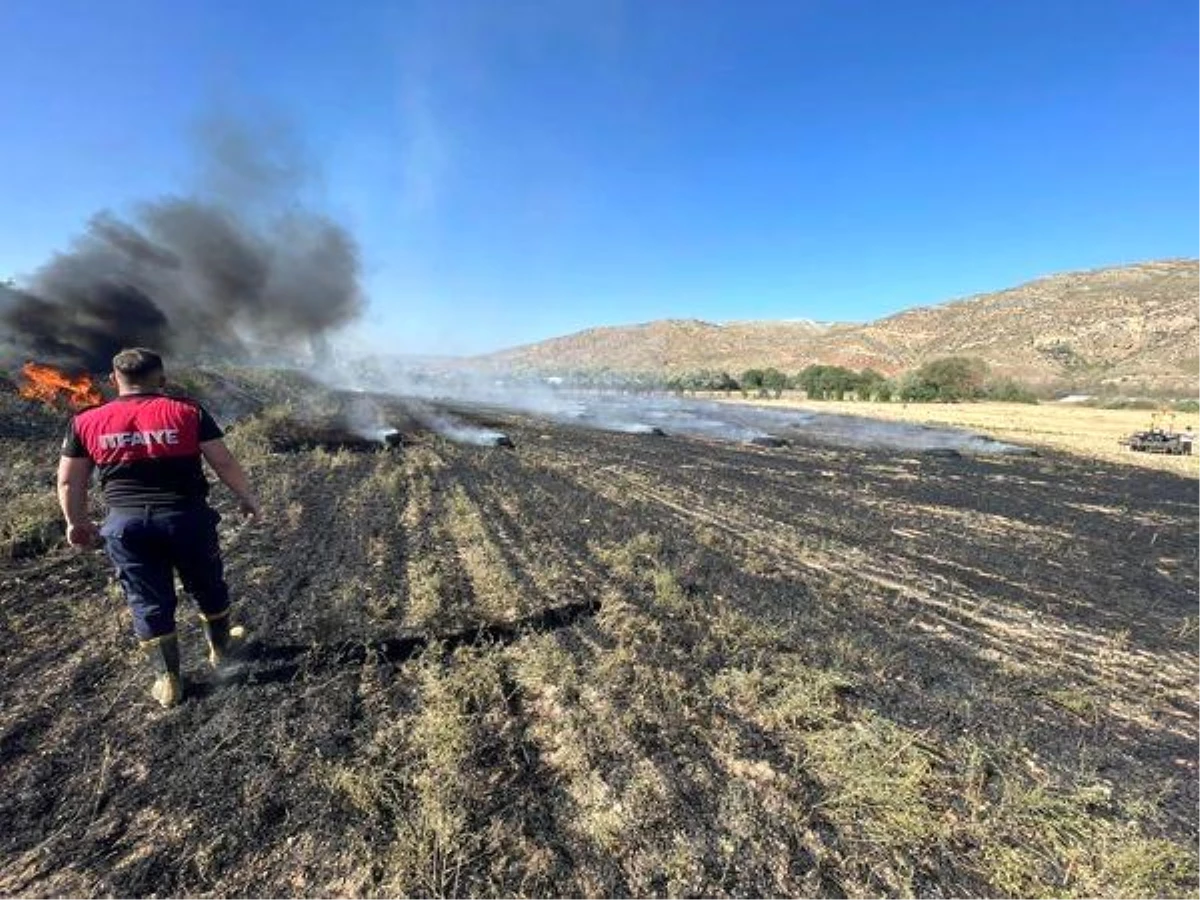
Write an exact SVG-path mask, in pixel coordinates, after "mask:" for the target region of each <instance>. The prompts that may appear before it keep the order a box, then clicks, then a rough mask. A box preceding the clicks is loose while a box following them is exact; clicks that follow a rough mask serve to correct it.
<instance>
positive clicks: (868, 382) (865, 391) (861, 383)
mask: <svg viewBox="0 0 1200 900" xmlns="http://www.w3.org/2000/svg"><path fill="white" fill-rule="evenodd" d="M886 381H887V379H886V378H884V377H883V375H881V374H880V373H879V372H876V371H875V370H874V369H869V368H868V369H863V370H862V371H861V372H860V373H859V375H858V385H857V386H856V387H855V389H854V391H855V394H856V395H857V396H858V399H859V400H864V401H865V400H870V399H871V398H872V397H877V396H879V389H880V386H881V385H883V384H884V383H885V382H886Z"/></svg>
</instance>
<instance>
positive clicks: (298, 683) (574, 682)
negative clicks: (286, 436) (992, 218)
mask: <svg viewBox="0 0 1200 900" xmlns="http://www.w3.org/2000/svg"><path fill="white" fill-rule="evenodd" d="M243 393H246V394H249V393H253V391H251V390H250V389H248V388H247V389H245V390H244V391H243ZM267 394H269V392H264V394H263V396H267ZM5 403H6V404H7V405H6V406H5V408H4V423H5V424H4V427H3V430H2V432H0V461H2V462H3V465H4V467H5V478H4V481H3V484H2V485H0V491H2V492H3V497H2V499H3V502H4V504H5V510H6V512H5V517H4V521H3V522H0V526H2V527H3V528H4V531H3V533H2V534H0V537H3V538H4V540H5V541H6V542H7V543H6V544H5V547H7V549H8V556H9V558H7V559H5V560H3V562H2V563H0V566H2V568H0V609H2V610H3V618H2V619H0V627H2V629H3V633H4V647H5V648H6V652H5V654H4V656H3V659H2V660H0V679H2V681H0V683H2V684H3V688H2V689H0V818H2V819H3V820H4V822H5V823H6V827H5V829H4V830H3V832H0V863H2V865H0V872H2V873H3V874H0V893H4V894H9V895H11V894H22V895H46V896H49V895H62V894H73V895H108V894H114V895H163V896H166V895H175V896H178V895H244V896H262V895H271V896H279V895H293V894H295V895H320V896H329V895H371V894H376V895H397V894H422V895H480V894H505V895H542V896H558V895H578V896H599V895H705V896H720V895H742V896H745V895H753V896H772V895H826V896H829V895H834V896H836V895H849V896H861V895H901V894H917V895H924V896H967V895H1000V894H1006V895H1026V896H1038V895H1046V894H1047V893H1056V894H1065V895H1078V896H1099V895H1118V894H1135V895H1136V894H1142V895H1156V894H1187V893H1194V891H1195V886H1196V853H1195V840H1196V826H1197V821H1196V803H1197V796H1196V784H1197V773H1196V727H1197V720H1196V712H1197V711H1196V695H1195V686H1196V677H1197V655H1196V642H1197V615H1196V614H1197V608H1196V592H1197V538H1198V535H1197V517H1196V507H1197V485H1196V482H1195V481H1194V480H1190V479H1183V478H1178V477H1175V476H1170V475H1166V474H1161V473H1154V472H1149V471H1145V470H1138V469H1133V468H1123V467H1118V466H1114V465H1108V464H1102V463H1092V462H1087V461H1082V460H1079V459H1076V458H1070V457H1066V456H1058V455H1046V456H1042V457H1017V456H988V457H985V456H963V457H961V458H947V457H938V456H930V455H922V454H905V453H898V452H888V451H883V450H864V449H844V448H834V447H830V446H824V445H819V444H805V443H803V442H794V443H793V444H792V445H791V446H789V447H785V448H778V449H765V448H758V447H750V446H742V445H734V444H723V443H718V442H710V441H704V440H699V439H690V438H679V437H670V436H666V437H662V436H655V435H636V434H614V433H605V432H598V431H589V430H586V429H581V428H573V427H568V426H565V425H554V424H549V423H546V422H542V421H537V420H534V419H530V418H525V417H520V416H511V415H510V416H504V415H502V414H499V413H495V414H489V415H488V416H486V417H484V418H486V421H480V422H479V424H480V425H484V426H486V427H491V428H500V429H502V430H503V431H504V432H506V433H507V434H509V435H510V436H511V437H512V438H513V442H514V444H515V447H514V448H513V449H488V448H479V447H470V446H461V445H457V444H452V443H450V442H448V441H446V440H444V439H442V438H439V437H437V436H436V435H433V434H430V433H428V432H424V431H422V430H420V429H417V428H413V429H411V430H410V432H409V433H408V434H406V439H407V443H406V446H404V447H403V448H402V449H400V450H394V449H393V450H381V451H378V452H375V451H372V452H353V451H352V450H342V451H339V452H329V451H326V450H324V449H322V448H321V447H319V446H318V447H316V448H315V449H305V450H298V451H297V452H291V453H279V452H273V445H272V442H271V440H270V437H271V434H272V433H274V432H273V431H272V428H274V427H276V426H277V425H278V422H279V421H280V420H281V418H286V416H281V415H280V414H279V413H277V412H273V411H272V410H271V409H270V408H269V398H268V400H264V401H263V402H262V403H260V404H259V405H258V407H256V408H254V410H253V411H252V412H251V413H248V414H247V418H246V419H245V421H244V422H243V423H242V424H241V425H239V427H237V428H235V429H234V430H233V431H232V433H231V435H230V442H231V444H233V445H234V447H235V449H236V450H237V451H238V452H239V454H240V455H241V457H242V458H243V459H244V460H245V462H246V463H247V465H248V468H250V470H251V471H252V474H253V478H254V480H255V481H256V482H257V484H258V485H260V486H261V491H262V493H263V495H264V499H265V501H266V504H267V506H268V508H269V509H270V511H271V514H270V516H269V518H268V520H267V521H266V522H265V523H264V524H262V525H259V526H257V527H254V528H242V527H241V526H240V525H239V523H237V522H236V521H235V517H234V516H233V515H232V514H231V515H230V516H228V517H227V519H226V520H225V522H224V523H223V524H222V529H223V533H224V540H225V546H226V557H227V562H228V569H229V577H230V581H231V584H232V586H233V588H234V589H235V591H236V593H237V595H238V598H239V600H240V609H241V611H242V617H243V619H244V620H245V621H246V622H247V623H248V624H249V625H251V627H252V628H253V630H254V632H255V635H256V638H255V643H254V647H253V653H252V655H251V659H250V661H249V662H248V663H247V665H246V666H245V667H244V669H243V670H242V671H241V672H240V673H238V674H237V675H236V677H233V678H231V679H229V680H227V681H225V682H224V683H218V682H216V681H215V680H214V679H213V678H212V676H210V675H209V674H208V673H207V672H206V671H205V670H204V668H203V666H202V655H201V651H200V644H201V641H200V635H199V629H198V627H196V626H195V624H194V623H193V622H191V621H187V624H185V625H184V626H183V638H184V642H185V643H184V653H185V661H184V667H185V675H186V676H187V678H188V681H189V688H188V689H189V694H190V698H189V702H187V703H185V704H184V705H183V706H182V707H181V708H179V709H177V710H174V711H170V712H161V711H158V710H157V708H156V707H155V706H154V705H153V701H151V700H150V698H149V697H148V695H147V693H146V690H145V676H144V674H143V672H142V671H141V669H140V668H139V667H138V666H137V665H136V662H135V658H136V654H135V648H134V646H133V640H132V638H131V636H130V635H129V633H128V627H127V621H126V618H125V615H124V613H123V604H122V602H121V600H120V598H119V595H118V594H117V592H116V591H115V590H114V589H113V587H112V586H111V585H110V583H109V577H108V570H107V566H106V565H105V563H104V561H103V558H102V557H100V556H98V555H96V554H90V553H84V554H79V553H74V552H71V551H69V550H67V549H65V548H63V547H62V546H61V544H60V543H59V537H58V536H59V533H60V531H59V529H58V525H57V520H56V515H55V511H54V505H53V496H52V467H53V464H54V458H55V455H56V449H57V442H58V429H59V427H60V426H61V422H62V420H61V418H59V417H55V416H52V415H48V414H46V413H43V412H40V411H38V410H35V409H32V408H30V407H28V406H26V405H24V404H23V403H21V402H20V401H15V400H13V399H11V397H9V398H8V399H6V400H5ZM460 413H461V411H460ZM397 415H398V414H397ZM273 417H274V418H273ZM272 423H274V424H272ZM410 424H411V423H410ZM275 449H278V448H277V447H275ZM214 496H215V498H216V499H217V502H218V506H223V505H224V504H226V502H227V499H228V498H227V497H226V496H225V494H224V493H223V492H222V491H221V490H220V489H217V490H215V491H214ZM185 607H186V603H185Z"/></svg>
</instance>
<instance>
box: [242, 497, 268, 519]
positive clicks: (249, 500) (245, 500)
mask: <svg viewBox="0 0 1200 900" xmlns="http://www.w3.org/2000/svg"><path fill="white" fill-rule="evenodd" d="M238 511H239V512H240V513H241V514H242V515H243V516H245V517H246V518H247V519H248V520H250V521H251V522H257V521H258V519H259V518H260V517H261V516H262V507H261V506H259V505H258V499H257V498H256V497H238Z"/></svg>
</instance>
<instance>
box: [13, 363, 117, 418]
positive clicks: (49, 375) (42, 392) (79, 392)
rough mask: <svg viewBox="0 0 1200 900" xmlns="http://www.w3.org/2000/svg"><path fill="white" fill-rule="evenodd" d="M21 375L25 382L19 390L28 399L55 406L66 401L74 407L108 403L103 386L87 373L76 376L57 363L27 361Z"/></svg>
mask: <svg viewBox="0 0 1200 900" xmlns="http://www.w3.org/2000/svg"><path fill="white" fill-rule="evenodd" d="M21 374H22V375H24V376H25V383H24V384H22V385H21V387H20V388H19V390H18V392H19V393H20V395H21V396H22V397H24V398H25V399H26V400H40V401H41V402H42V403H46V404H49V405H51V406H57V405H59V403H62V402H65V403H66V405H67V406H69V407H71V408H72V409H79V408H81V407H84V406H93V405H95V404H97V403H103V402H104V395H103V394H102V393H100V387H99V386H98V385H97V384H96V382H94V381H92V379H91V377H90V376H89V375H87V374H84V375H75V376H72V375H68V374H67V373H66V372H64V371H62V370H61V369H56V368H54V366H47V365H43V364H41V363H35V362H27V363H25V365H24V366H23V367H22V368H21Z"/></svg>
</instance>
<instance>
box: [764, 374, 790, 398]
mask: <svg viewBox="0 0 1200 900" xmlns="http://www.w3.org/2000/svg"><path fill="white" fill-rule="evenodd" d="M787 382H788V379H787V376H786V375H784V374H783V373H782V372H780V371H779V370H778V369H763V373H762V390H763V391H764V392H766V391H770V392H771V393H772V394H773V395H774V396H775V399H776V400H778V399H779V396H780V395H781V394H782V393H783V389H784V388H786V387H787Z"/></svg>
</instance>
